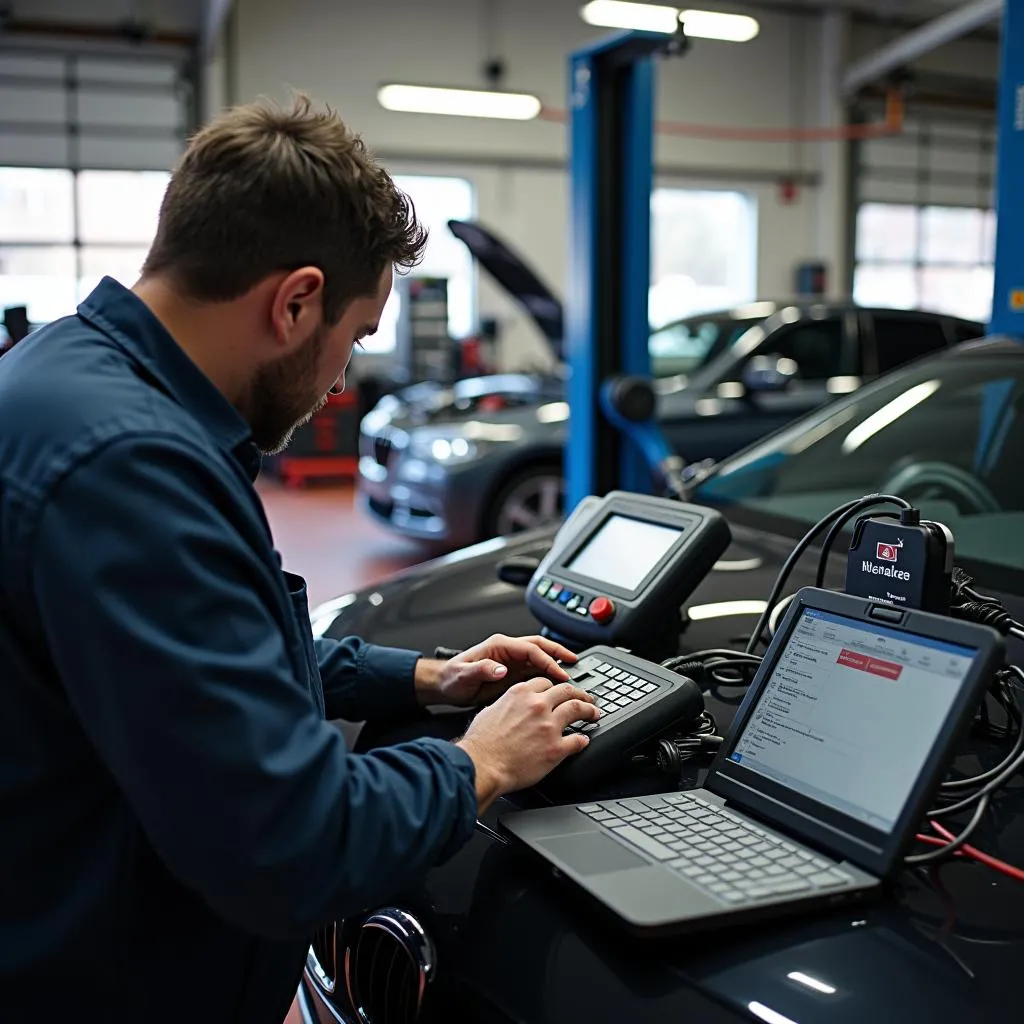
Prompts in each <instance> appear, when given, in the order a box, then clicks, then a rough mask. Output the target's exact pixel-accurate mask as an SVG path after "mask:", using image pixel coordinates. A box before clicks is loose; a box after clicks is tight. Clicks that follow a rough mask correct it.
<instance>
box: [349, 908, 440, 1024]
mask: <svg viewBox="0 0 1024 1024" xmlns="http://www.w3.org/2000/svg"><path fill="white" fill-rule="evenodd" d="M369 929H372V930H374V931H379V932H383V933H384V934H386V935H389V936H390V937H391V938H392V939H394V941H395V943H396V944H397V945H398V946H399V948H400V949H401V950H402V951H403V952H405V954H406V955H407V956H408V957H409V960H410V963H411V966H412V967H413V969H414V971H415V972H416V976H417V986H416V988H417V991H416V1009H415V1013H416V1016H417V1017H418V1016H419V1013H420V1011H421V1010H422V1008H423V998H424V995H425V994H426V991H427V985H428V984H429V983H430V981H431V980H432V978H433V976H434V973H435V971H436V952H435V949H434V944H433V942H432V941H431V940H430V936H428V935H427V933H426V930H425V929H424V928H423V926H422V925H421V924H420V923H419V921H418V920H417V919H416V918H415V917H413V916H412V914H410V913H408V911H405V910H401V909H399V908H398V907H383V908H381V909H380V910H376V911H374V912H373V913H372V914H370V915H368V916H367V917H366V919H365V920H364V921H363V923H362V926H361V927H360V928H359V931H358V932H357V933H356V935H355V936H354V937H353V939H352V941H351V942H349V943H346V944H345V955H344V972H345V990H346V992H347V993H348V998H349V1002H350V1003H351V1005H352V1008H353V1009H354V1010H355V1012H356V1015H357V1016H358V1018H359V1021H360V1024H388V1022H387V1021H374V1020H373V1018H372V1017H371V1016H370V1015H369V1013H368V1012H367V1010H366V1009H365V1008H364V1006H363V1004H362V1000H361V999H360V993H359V992H357V991H356V984H355V979H354V978H353V967H354V964H353V959H354V951H356V950H357V949H358V946H359V941H360V936H361V935H362V933H363V932H365V931H367V930H369Z"/></svg>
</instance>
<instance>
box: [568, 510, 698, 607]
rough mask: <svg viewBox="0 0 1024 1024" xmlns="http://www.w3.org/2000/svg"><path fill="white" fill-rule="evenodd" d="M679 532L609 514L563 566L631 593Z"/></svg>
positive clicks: (664, 553)
mask: <svg viewBox="0 0 1024 1024" xmlns="http://www.w3.org/2000/svg"><path fill="white" fill-rule="evenodd" d="M682 532H683V531H682V530H680V529H677V528H673V527H669V526H660V525H658V524H657V523H645V522H644V521H643V520H641V519H630V518H629V517H628V516H609V517H608V519H607V520H605V523H604V525H603V526H602V527H601V528H600V529H599V530H598V531H597V533H595V534H594V536H593V537H591V538H590V540H589V542H588V543H586V544H585V545H584V546H583V547H582V548H581V549H580V551H579V552H578V553H577V554H576V556H575V557H574V558H573V560H572V561H571V562H570V563H569V564H568V565H567V566H566V568H567V569H571V570H572V571H573V572H575V573H579V575H581V576H587V577H589V578H590V579H592V580H596V581H597V582H598V583H607V584H608V585H609V586H613V587H619V588H620V589H622V590H628V591H631V592H632V591H634V590H636V588H637V587H638V586H640V584H641V583H642V582H643V581H644V579H645V578H646V577H647V574H648V573H649V572H650V571H651V570H652V569H653V568H654V567H655V566H656V565H657V564H658V563H659V562H660V561H661V560H662V558H664V557H665V555H666V553H667V552H668V550H669V549H670V548H671V547H672V545H673V544H674V543H675V542H676V541H677V540H678V539H679V537H680V535H681V534H682Z"/></svg>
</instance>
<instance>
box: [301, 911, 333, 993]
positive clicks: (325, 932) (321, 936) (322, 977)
mask: <svg viewBox="0 0 1024 1024" xmlns="http://www.w3.org/2000/svg"><path fill="white" fill-rule="evenodd" d="M307 960H308V961H309V962H308V966H309V967H310V969H311V970H312V972H313V974H314V975H315V976H316V980H317V981H318V982H319V983H320V984H321V985H322V986H323V988H324V990H325V991H326V992H333V991H334V988H335V986H336V985H337V982H338V926H337V925H335V924H331V925H328V926H327V927H325V928H318V929H317V930H316V933H315V934H314V936H313V941H312V943H311V944H310V947H309V957H308V958H307Z"/></svg>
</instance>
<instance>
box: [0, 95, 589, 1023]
mask: <svg viewBox="0 0 1024 1024" xmlns="http://www.w3.org/2000/svg"><path fill="white" fill-rule="evenodd" d="M425 241H426V234H425V231H424V230H423V228H422V227H421V226H420V224H419V223H418V222H417V219H416V216H415V211H414V210H413V209H412V206H411V204H410V202H409V200H408V199H407V197H405V196H404V195H403V194H401V193H400V192H399V191H398V189H397V188H396V186H395V184H394V182H393V181H392V180H391V178H390V177H389V176H388V174H387V173H386V172H385V171H384V170H383V169H382V168H380V167H379V166H377V165H376V164H375V163H374V161H373V160H372V158H371V157H370V156H369V154H368V153H367V151H366V150H365V148H364V146H363V144H362V143H361V141H360V140H359V138H358V137H357V136H355V135H353V134H352V133H351V132H350V131H349V130H348V129H347V128H346V126H345V125H344V124H343V123H342V122H341V121H340V120H339V119H338V117H337V116H336V115H335V114H334V113H333V112H332V111H330V110H321V109H319V108H317V107H316V106H314V105H313V104H312V103H311V102H310V101H309V100H308V98H306V97H304V96H299V97H298V98H297V99H296V100H295V101H294V103H293V104H292V106H291V107H290V108H287V109H284V108H280V107H276V106H272V105H269V104H259V105H251V106H243V107H237V108H234V109H232V110H230V111H228V112H227V113H226V114H224V115H222V116H221V117H220V118H218V119H217V120H215V121H213V122H211V123H210V124H209V125H208V126H207V127H206V128H204V129H203V130H202V131H200V132H199V133H198V135H196V137H195V138H194V139H193V140H192V142H191V143H190V145H189V147H188V149H187V151H186V152H185V154H184V156H183V158H182V159H181V161H180V163H179V165H178V167H177V168H176V170H175V172H174V174H173V176H172V178H171V181H170V184H169V187H168V189H167V193H166V195H165V198H164V201H163V204H162V207H161V211H160V218H159V226H158V229H157V233H156V238H155V240H154V242H153V245H152V248H151V250H150V252H149V255H148V257H147V259H146V262H145V265H144V267H143V270H142V276H141V278H140V280H139V281H138V282H137V283H135V285H134V287H133V288H131V289H128V288H126V287H124V286H122V285H121V284H119V283H117V282H115V281H113V280H111V279H109V278H107V279H104V280H103V281H102V282H101V283H100V284H99V286H98V287H97V288H96V290H95V291H93V293H92V294H91V295H90V296H89V297H88V298H87V299H86V300H85V301H84V302H83V303H82V305H81V306H80V307H79V309H78V312H77V315H76V316H71V317H67V318H65V319H63V320H59V321H57V322H55V323H53V324H51V325H49V326H48V327H44V328H42V329H40V330H38V331H37V332H35V333H34V334H33V335H32V336H31V337H30V338H28V339H27V340H26V341H25V342H23V343H22V344H20V345H19V346H18V347H17V348H16V349H15V350H13V351H12V352H11V353H9V354H8V355H7V356H5V357H4V359H3V361H2V363H0V666H2V668H0V835H2V839H0V1020H3V1021H5V1022H12V1024H14V1022H19V1021H27V1020H29V1019H32V1020H56V1019H58V1016H59V1017H60V1018H63V1016H65V1015H71V1016H73V1017H75V1018H77V1019H81V1020H88V1021H103V1022H106V1024H111V1022H120V1021H128V1020H131V1021H145V1022H147V1024H151V1022H155V1021H174V1022H180V1021H183V1020H204V1021H205V1020H209V1021H228V1020H231V1021H241V1022H244V1024H261V1022H264V1021H265V1022H267V1024H280V1022H281V1021H282V1020H283V1019H284V1017H285V1015H286V1013H287V1010H288V1007H289V1005H290V1003H291V1000H292V998H293V996H294V994H295V991H296V989H297V986H298V983H299V978H300V974H301V969H302V966H303V963H304V958H305V953H306V950H307V948H308V943H309V939H310V937H311V934H312V932H313V930H314V929H315V928H316V927H318V926H321V925H324V924H326V923H328V922H330V921H332V920H334V919H337V918H342V917H345V916H346V915H349V914H351V913H353V912H356V911H358V910H360V909H363V908H368V907H371V906H373V905H374V904H378V903H379V902H381V901H384V900H387V899H389V898H394V897H396V896H398V895H399V894H400V892H401V891H402V889H403V888H404V887H406V886H411V885H415V884H416V883H417V882H418V881H419V880H420V879H421V878H422V877H423V875H424V874H425V872H426V871H427V869H429V868H430V867H431V866H432V865H435V864H437V863H438V862H440V861H442V860H444V859H445V858H447V857H449V856H450V855H451V854H452V853H453V852H454V851H456V850H457V849H458V848H459V847H460V846H462V844H464V843H465V842H466V841H467V839H468V838H469V837H470V835H471V833H472V830H473V826H474V821H475V819H476V817H477V816H478V815H479V814H480V813H481V812H482V811H483V809H485V808H486V807H487V806H488V805H489V804H490V803H491V802H492V801H493V800H494V799H495V798H496V797H498V796H499V795H501V794H504V793H506V792H509V791H511V790H513V789H517V788H521V787H524V786H528V785H531V784H533V783H534V782H536V781H538V780H539V779H541V778H542V777H543V776H544V775H545V774H546V773H547V772H548V771H549V770H550V769H552V768H553V767H554V766H555V765H556V764H557V763H559V762H560V761H561V760H562V759H563V758H564V757H566V756H567V755H569V754H570V753H572V752H575V751H578V750H580V749H582V747H583V746H584V745H585V737H583V736H578V735H573V736H569V737H566V736H563V730H564V727H565V726H566V725H568V724H569V723H570V722H572V721H574V720H577V719H581V718H584V719H593V718H596V717H597V716H598V710H597V708H596V707H595V706H594V704H593V702H592V701H591V700H590V698H589V697H588V696H587V695H586V694H584V693H582V692H581V691H579V690H577V689H575V688H574V687H573V685H572V684H571V683H569V682H567V681H566V680H567V679H568V676H567V674H566V673H565V671H564V670H563V669H562V668H561V667H559V665H558V664H557V663H556V660H555V659H559V660H565V661H571V660H572V659H573V656H572V654H571V653H570V652H569V651H567V650H565V649H564V648H562V647H560V646H558V645H556V644H554V643H552V642H550V641H548V640H544V639H541V638H539V637H533V638H527V639H509V638H506V637H494V638H492V639H490V640H489V641H486V642H484V643H482V644H480V645H479V646H478V647H475V648H473V649H472V650H470V651H468V652H466V653H464V654H462V655H460V656H458V657H456V658H454V659H452V660H451V661H437V660H433V659H428V658H423V657H420V655H419V654H418V653H416V652H413V651H404V650H393V649H383V648H379V647H375V646H372V645H369V644H367V643H364V642H362V641H361V640H359V639H355V638H349V639H345V640H342V641H336V640H329V639H320V640H316V641H314V639H313V637H312V634H311V630H310V622H309V614H308V609H307V607H306V599H305V585H304V583H303V581H302V580H301V578H299V577H296V576H292V575H290V574H288V573H286V572H284V571H283V570H282V567H281V564H280V559H279V556H278V555H277V553H276V552H275V550H274V547H273V542H272V538H271V534H270V530H269V527H268V524H267V522H266V519H265V517H264V512H263V508H262V505H261V503H260V500H259V498H258V496H257V493H256V491H255V489H254V487H253V480H254V478H255V477H256V474H257V472H258V469H259V465H260V452H263V453H270V452H276V451H279V450H280V449H281V448H282V447H283V446H284V445H285V444H286V443H287V441H288V439H289V437H290V435H291V432H292V430H293V429H294V426H295V425H296V424H297V423H299V422H303V421H304V420H306V419H308V417H309V416H310V415H311V410H314V409H316V408H319V407H321V406H322V404H323V402H324V401H325V396H326V393H327V392H328V390H329V389H331V388H332V387H334V388H337V387H341V386H343V384H344V376H345V369H346V366H347V364H348V362H349V359H350V356H351V353H352V349H353V345H354V344H355V343H357V342H358V340H359V339H360V338H361V337H364V336H365V335H367V334H372V333H373V331H374V330H375V329H376V326H377V323H378V321H379V319H380V316H381V311H382V309H383V307H384V303H385V301H386V299H387V297H388V294H389V292H390V289H391V284H392V274H393V267H398V268H400V269H407V268H409V267H411V266H413V265H415V264H416V262H417V261H418V260H419V258H420V256H421V254H422V251H423V247H424V244H425ZM339 542H341V543H344V538H339ZM485 703H486V704H489V706H488V707H487V708H486V709H485V710H483V711H481V712H480V713H479V715H478V716H477V717H476V718H475V719H474V720H473V722H472V724H471V725H470V727H469V729H468V730H467V732H466V734H465V736H464V737H463V738H462V739H461V740H460V741H458V742H457V743H455V744H450V743H446V742H441V741H440V740H433V739H423V740H420V741H418V742H412V743H406V744H402V745H399V746H395V747H392V748H387V749H379V750H374V751H372V752H370V753H367V754H362V755H354V754H351V753H348V752H347V751H346V748H345V745H344V741H343V738H342V736H341V733H340V732H339V731H338V730H337V729H336V728H335V727H334V726H333V725H331V724H330V723H329V722H328V721H327V719H333V718H346V719H352V720H358V719H364V718H365V719H371V720H373V719H379V718H381V717H384V716H389V715H399V714H402V713H407V712H411V711H414V710H415V709H416V708H418V707H420V706H423V705H428V704H451V705H460V706H474V705H479V704H485Z"/></svg>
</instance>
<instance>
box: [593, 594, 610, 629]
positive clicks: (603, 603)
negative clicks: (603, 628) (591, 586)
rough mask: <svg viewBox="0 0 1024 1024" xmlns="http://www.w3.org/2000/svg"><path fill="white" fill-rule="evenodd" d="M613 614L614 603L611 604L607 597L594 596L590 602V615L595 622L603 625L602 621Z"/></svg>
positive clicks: (607, 619) (606, 620) (608, 619)
mask: <svg viewBox="0 0 1024 1024" xmlns="http://www.w3.org/2000/svg"><path fill="white" fill-rule="evenodd" d="M614 614H615V605H613V604H612V603H611V601H609V600H608V598H607V597H595V598H594V600H593V601H591V602H590V615H591V618H593V620H594V621H595V622H597V623H600V624H601V625H603V624H604V623H606V622H609V621H610V620H611V618H612V616H613V615H614Z"/></svg>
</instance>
